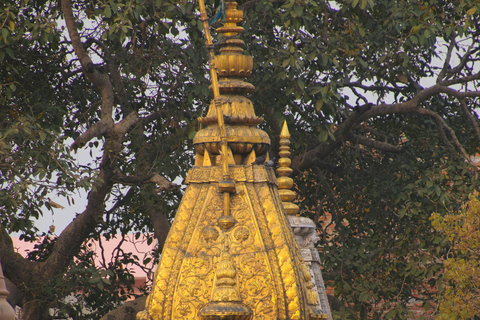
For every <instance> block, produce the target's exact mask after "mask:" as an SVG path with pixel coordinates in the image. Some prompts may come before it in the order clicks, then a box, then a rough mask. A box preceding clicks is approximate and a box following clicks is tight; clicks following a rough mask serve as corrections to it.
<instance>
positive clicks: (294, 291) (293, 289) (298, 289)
mask: <svg viewBox="0 0 480 320" xmlns="http://www.w3.org/2000/svg"><path fill="white" fill-rule="evenodd" d="M255 189H256V191H257V193H258V195H259V198H260V203H261V204H262V206H263V211H264V213H265V215H266V217H267V221H268V229H270V230H272V239H273V242H274V248H275V251H276V255H277V256H278V259H279V265H280V270H281V277H282V279H283V283H284V286H285V291H286V300H287V301H286V302H287V311H288V312H287V314H288V315H287V317H288V318H289V319H292V320H295V319H300V318H301V315H302V314H305V312H307V310H306V305H305V303H304V301H303V299H302V300H301V301H300V300H299V299H298V298H299V297H303V296H304V295H303V287H302V283H303V278H300V271H299V270H298V266H299V264H298V259H297V258H296V256H295V251H294V249H292V248H294V247H296V243H295V242H294V241H293V235H291V231H290V229H289V228H288V226H287V221H286V217H285V214H284V213H283V208H282V207H281V205H280V203H281V202H280V199H279V197H278V194H277V193H275V192H274V191H273V190H269V187H267V188H265V186H263V185H262V184H256V185H255ZM272 195H276V196H277V197H275V196H273V197H272ZM279 213H282V214H279ZM297 251H298V249H297Z"/></svg>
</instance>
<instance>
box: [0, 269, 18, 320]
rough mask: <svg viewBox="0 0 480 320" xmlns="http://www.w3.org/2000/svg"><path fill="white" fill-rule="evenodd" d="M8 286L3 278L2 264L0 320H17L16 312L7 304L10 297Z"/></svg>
mask: <svg viewBox="0 0 480 320" xmlns="http://www.w3.org/2000/svg"><path fill="white" fill-rule="evenodd" d="M8 294H9V292H8V290H7V285H6V283H5V277H4V276H3V270H2V264H1V263H0V319H1V320H15V310H14V309H13V308H12V306H11V305H10V304H9V303H8V302H7V297H8Z"/></svg>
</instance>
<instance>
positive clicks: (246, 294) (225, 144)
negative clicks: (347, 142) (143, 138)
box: [138, 0, 315, 320]
mask: <svg viewBox="0 0 480 320" xmlns="http://www.w3.org/2000/svg"><path fill="white" fill-rule="evenodd" d="M200 2H202V1H200ZM235 8H236V3H235V2H233V1H229V0H227V12H226V19H227V23H226V24H225V25H224V26H223V27H221V28H219V29H218V30H217V31H218V32H220V33H223V34H224V36H225V39H226V40H225V41H224V42H222V43H221V44H220V47H221V49H220V52H221V54H220V56H218V57H217V58H216V59H215V60H216V61H214V63H213V64H215V63H216V64H217V68H218V69H219V73H220V76H221V77H222V78H221V79H220V82H219V84H218V86H216V84H215V83H214V86H213V89H214V91H217V90H218V89H219V92H220V94H221V95H220V96H218V94H217V93H218V92H217V93H216V94H215V99H214V101H213V102H212V104H211V105H210V110H209V112H208V113H207V116H206V117H205V118H202V119H200V122H201V123H203V124H204V125H206V128H204V129H202V130H200V131H199V132H198V133H197V136H196V137H195V139H194V145H195V150H196V153H197V156H198V159H197V160H198V161H196V162H195V167H194V168H192V169H191V170H190V172H189V173H188V175H187V178H186V183H187V184H188V186H187V189H186V190H185V194H184V196H183V199H182V202H181V203H180V206H179V209H178V211H177V215H176V217H175V220H174V223H173V225H172V227H171V230H170V233H169V236H168V237H167V241H166V243H165V246H164V250H163V252H162V257H161V261H160V265H159V267H158V270H157V272H156V275H155V277H154V278H155V279H154V285H153V289H152V293H151V294H150V298H149V299H148V302H147V305H146V308H147V310H146V312H142V313H139V315H138V319H141V320H146V319H148V320H178V319H182V320H183V319H189V320H190V319H191V320H220V319H236V320H248V319H252V320H260V319H262V320H263V319H265V320H267V319H268V320H273V319H275V320H277V319H278V320H286V319H290V320H296V319H305V320H307V319H309V317H311V316H312V315H313V316H314V315H315V312H314V311H315V310H314V311H312V310H313V309H312V310H311V309H309V308H308V306H307V302H308V301H307V300H308V299H309V295H308V292H307V289H308V287H306V286H305V280H306V275H305V274H304V273H303V270H302V268H301V261H300V260H299V258H298V256H299V252H298V248H297V247H296V244H295V241H294V238H293V235H292V233H291V230H290V228H289V226H288V224H287V221H286V216H285V212H284V209H283V206H282V202H281V201H282V200H281V198H280V195H279V194H278V190H277V185H280V186H282V187H288V186H289V185H290V183H289V181H290V180H288V179H290V178H288V177H287V176H288V174H289V169H290V168H288V166H289V165H290V162H289V161H288V160H289V159H287V158H282V159H283V160H282V159H281V160H280V162H279V163H280V171H279V172H281V174H280V176H281V177H283V178H285V179H283V180H282V179H279V181H278V182H277V178H276V177H275V174H274V172H273V170H272V169H271V168H266V167H265V166H263V165H251V163H252V162H253V161H254V160H255V158H256V156H259V155H263V154H266V153H267V151H268V148H269V145H270V138H269V137H268V135H267V134H266V133H265V132H264V131H262V130H260V129H257V128H255V127H254V126H255V125H256V124H258V123H259V121H260V120H261V118H258V117H256V116H255V113H254V110H253V106H252V103H251V102H250V101H249V100H248V99H247V98H245V97H242V96H241V95H242V94H245V93H246V92H249V91H251V90H253V86H252V85H250V84H248V83H246V82H244V81H243V79H241V78H243V77H244V76H245V75H247V74H249V73H250V72H251V65H252V60H251V58H250V57H247V56H244V55H243V54H242V52H243V49H242V48H241V45H242V44H243V42H242V41H241V40H239V39H237V38H233V36H236V35H237V33H239V32H241V31H242V30H243V29H242V28H241V27H238V26H237V25H236V23H238V22H240V21H241V18H242V14H243V13H242V12H241V11H239V10H236V9H235ZM203 11H204V10H203ZM202 16H203V13H202ZM203 19H205V18H204V17H203ZM213 78H216V74H215V75H214V76H212V79H213ZM282 139H283V138H282ZM283 140H285V139H283ZM286 146H287V144H286V142H285V141H282V140H281V150H282V151H281V152H283V153H282V154H284V155H285V154H286V153H285V152H288V150H287V149H285V147H286ZM282 148H283V149H282ZM217 156H221V157H218V159H217ZM202 157H203V158H202ZM286 157H288V155H287V156H286ZM284 190H285V188H284ZM283 198H285V196H283ZM312 297H313V296H312ZM312 301H313V300H312Z"/></svg>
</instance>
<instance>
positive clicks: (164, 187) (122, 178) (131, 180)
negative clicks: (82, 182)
mask: <svg viewBox="0 0 480 320" xmlns="http://www.w3.org/2000/svg"><path fill="white" fill-rule="evenodd" d="M112 181H114V182H118V183H121V184H125V185H141V184H144V183H156V184H157V185H158V186H159V187H158V189H157V190H156V191H157V192H160V191H169V190H173V189H176V188H178V185H177V184H175V183H172V182H171V181H169V180H167V179H166V178H165V177H162V176H161V175H159V174H158V173H154V174H146V175H142V176H126V175H124V174H122V173H120V172H116V173H115V175H114V176H113V177H112Z"/></svg>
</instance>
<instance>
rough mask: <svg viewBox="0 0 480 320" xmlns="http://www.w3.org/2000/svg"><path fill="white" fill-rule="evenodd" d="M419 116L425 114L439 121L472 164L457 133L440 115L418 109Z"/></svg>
mask: <svg viewBox="0 0 480 320" xmlns="http://www.w3.org/2000/svg"><path fill="white" fill-rule="evenodd" d="M415 111H416V112H417V113H418V114H424V115H427V116H429V117H432V118H433V119H435V121H438V123H440V124H441V126H442V127H443V128H444V129H445V130H446V131H447V132H448V133H449V134H450V137H451V138H452V140H453V143H454V144H455V146H456V147H457V149H458V150H459V151H460V153H461V154H462V155H463V156H464V158H465V159H466V160H468V162H470V156H469V155H468V154H467V152H466V151H465V149H464V148H463V146H462V144H461V143H460V141H458V138H457V135H456V134H455V131H453V129H452V128H450V127H449V126H448V124H447V123H446V122H445V120H443V119H442V117H440V116H439V115H438V114H436V113H435V112H433V111H432V110H428V109H423V108H422V109H418V110H415Z"/></svg>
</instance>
